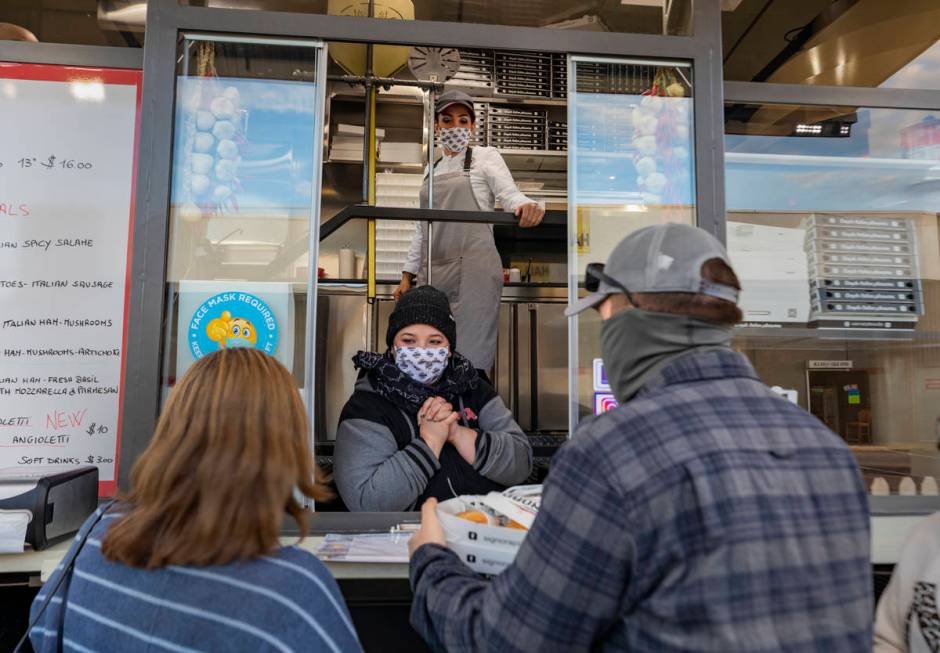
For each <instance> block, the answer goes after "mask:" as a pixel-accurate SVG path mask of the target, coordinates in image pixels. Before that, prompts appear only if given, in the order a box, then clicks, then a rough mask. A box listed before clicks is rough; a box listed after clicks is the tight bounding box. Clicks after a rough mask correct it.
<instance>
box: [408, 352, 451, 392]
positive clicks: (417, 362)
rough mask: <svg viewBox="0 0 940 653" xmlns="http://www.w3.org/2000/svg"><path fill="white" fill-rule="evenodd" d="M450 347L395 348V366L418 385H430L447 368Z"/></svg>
mask: <svg viewBox="0 0 940 653" xmlns="http://www.w3.org/2000/svg"><path fill="white" fill-rule="evenodd" d="M449 354H450V348H449V347H427V348H425V347H395V364H396V365H397V366H398V369H400V370H401V371H402V372H404V373H405V374H407V375H408V376H410V377H411V378H412V379H414V380H415V381H417V382H418V383H423V384H425V385H430V384H432V383H434V382H435V381H437V380H438V379H439V378H441V375H442V374H443V373H444V370H445V369H446V368H447V357H448V355H449Z"/></svg>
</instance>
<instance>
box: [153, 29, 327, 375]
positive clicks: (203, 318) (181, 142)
mask: <svg viewBox="0 0 940 653" xmlns="http://www.w3.org/2000/svg"><path fill="white" fill-rule="evenodd" d="M320 51H321V50H320V46H319V44H318V43H317V42H304V41H280V40H264V41H261V40H260V39H258V40H256V39H244V40H238V39H236V38H234V37H233V38H232V39H231V40H226V38H225V37H220V38H219V40H203V39H202V38H201V37H198V36H191V37H189V38H184V39H183V41H182V43H181V52H180V57H179V70H178V73H177V89H176V112H175V116H176V124H175V134H174V145H173V171H172V195H171V202H170V236H169V248H168V250H169V251H168V257H167V292H168V311H167V313H168V319H167V331H166V336H165V338H166V339H165V345H164V369H163V382H164V390H166V389H168V388H169V387H170V386H172V385H173V384H174V383H175V381H176V379H177V378H178V377H179V376H180V375H182V374H183V373H184V372H185V371H186V369H187V368H188V367H189V366H190V365H191V364H192V362H193V361H194V360H195V359H197V358H200V357H202V356H204V355H205V354H207V353H209V352H211V351H215V350H217V349H221V348H225V347H236V346H254V347H256V348H258V349H262V350H263V351H265V352H266V353H269V354H271V355H273V356H275V357H276V358H277V359H278V360H280V361H281V362H282V363H283V364H284V365H285V366H287V368H288V369H290V370H292V371H293V373H294V375H295V377H296V379H297V382H298V385H299V386H303V384H304V380H305V375H306V376H307V378H309V374H308V372H309V371H308V370H307V368H306V363H307V361H308V360H309V359H310V357H311V356H310V354H311V352H307V351H305V342H306V329H307V320H306V316H307V297H308V293H311V292H312V290H313V289H312V288H311V286H310V279H311V277H312V274H311V267H315V266H316V259H315V258H311V255H310V251H309V249H310V248H309V242H310V233H311V225H315V224H317V220H318V214H319V202H318V201H315V200H316V198H318V196H319V176H320V153H321V147H320V143H321V137H320V134H321V129H320V116H322V89H318V84H319V83H320V82H319V79H318V77H319V75H321V73H319V72H318V64H322V61H321V60H320V57H321V55H320Z"/></svg>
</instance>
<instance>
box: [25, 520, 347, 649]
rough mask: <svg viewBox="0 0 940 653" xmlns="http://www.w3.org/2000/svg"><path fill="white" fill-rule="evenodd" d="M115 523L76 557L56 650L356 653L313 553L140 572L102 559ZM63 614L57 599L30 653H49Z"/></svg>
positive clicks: (283, 552)
mask: <svg viewBox="0 0 940 653" xmlns="http://www.w3.org/2000/svg"><path fill="white" fill-rule="evenodd" d="M117 516H118V515H114V514H111V513H109V514H107V515H105V517H104V518H103V519H102V520H101V521H100V522H99V523H98V524H97V525H96V526H95V527H94V529H92V533H91V537H89V539H88V541H87V542H86V543H85V546H84V548H83V549H82V551H81V553H79V555H78V559H77V560H76V563H75V570H74V574H73V576H72V581H71V586H70V588H69V593H68V602H67V605H66V612H65V625H64V628H63V638H64V646H63V650H65V651H96V652H98V653H104V652H107V651H115V652H121V653H124V652H126V651H196V650H198V651H282V652H285V653H286V652H288V651H331V652H334V653H336V652H344V653H345V652H346V651H361V650H362V648H361V646H360V644H359V640H358V637H357V635H356V631H355V629H354V628H353V625H352V621H351V620H350V617H349V613H348V611H347V610H346V605H345V603H344V602H343V597H342V596H341V595H340V592H339V587H338V586H337V585H336V581H335V580H334V579H333V577H332V576H331V575H330V572H329V571H328V570H327V569H326V567H325V566H324V565H323V563H321V562H320V561H319V560H317V558H316V557H315V556H313V555H312V554H310V553H308V552H306V551H304V550H302V549H300V548H297V547H295V546H287V547H282V548H280V549H277V550H276V551H272V552H271V554H270V555H268V556H264V557H261V558H257V559H254V560H251V561H248V562H240V563H231V564H227V565H218V566H211V567H176V566H172V567H165V568H161V569H155V570H145V569H137V568H133V567H128V566H126V565H123V564H119V563H114V562H110V561H109V560H107V559H105V557H104V556H103V555H102V554H101V538H102V537H103V535H104V533H105V532H106V531H107V529H108V527H109V525H110V524H111V523H113V521H114V519H115V517H117ZM90 523H91V519H89V520H88V521H87V522H85V525H84V526H83V527H82V529H81V531H80V532H79V535H78V536H76V541H77V540H78V538H79V537H80V536H81V535H82V534H83V533H85V532H86V531H87V530H88V527H89V525H90ZM72 546H73V548H74V546H75V544H74V543H73V545H72ZM61 573H62V568H61V565H60V566H59V568H57V569H56V571H55V573H53V575H52V576H51V577H50V579H49V582H47V583H46V586H45V587H44V588H43V589H42V591H41V592H40V593H39V595H38V596H37V597H36V600H35V602H34V603H33V608H32V610H33V614H35V611H36V610H37V609H38V606H39V605H40V604H41V603H42V601H43V600H44V599H45V596H46V592H47V591H48V589H49V588H51V587H52V586H53V585H54V584H55V581H56V580H57V579H58V576H59V575H60V574H61ZM58 593H60V594H61V593H62V589H61V588H60V589H59V592H58ZM61 608H62V600H61V598H60V597H59V596H54V597H53V599H52V603H50V605H49V607H48V608H47V609H46V611H45V613H44V614H43V616H42V618H41V620H40V621H39V623H38V624H37V625H36V627H35V628H33V630H32V632H31V633H30V639H31V641H32V644H33V648H34V649H35V650H36V653H46V652H49V651H55V650H56V636H57V633H56V628H57V624H58V617H59V611H60V610H61Z"/></svg>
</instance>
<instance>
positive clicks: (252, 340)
mask: <svg viewBox="0 0 940 653" xmlns="http://www.w3.org/2000/svg"><path fill="white" fill-rule="evenodd" d="M277 331H278V329H277V320H276V319H275V317H274V313H273V312H272V311H271V309H270V308H268V306H267V304H265V303H264V301H263V300H261V299H259V298H258V297H255V296H254V295H249V294H248V293H242V292H225V293H220V294H218V295H215V296H213V297H210V298H209V299H207V300H206V301H204V302H203V303H202V304H201V305H200V306H199V308H197V309H196V312H195V313H194V314H193V316H192V318H191V319H190V321H189V329H188V335H189V350H190V351H191V352H192V355H193V358H202V357H203V356H205V355H206V354H209V353H211V352H213V351H216V350H219V349H229V348H232V347H254V348H256V349H260V350H261V351H263V352H264V353H266V354H274V352H275V350H276V349H277Z"/></svg>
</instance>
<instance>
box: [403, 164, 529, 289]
mask: <svg viewBox="0 0 940 653" xmlns="http://www.w3.org/2000/svg"><path fill="white" fill-rule="evenodd" d="M463 162H464V152H461V153H459V154H457V155H455V156H446V155H445V156H443V157H442V158H441V160H440V161H438V162H437V163H436V164H435V165H434V175H435V176H437V175H442V174H445V173H448V172H459V171H460V170H463ZM424 174H425V175H427V169H425V171H424ZM470 186H471V188H473V196H474V198H475V199H476V201H477V204H479V205H480V210H481V211H493V210H495V208H496V200H499V203H500V206H502V208H503V210H504V211H508V212H514V211H515V210H516V209H517V208H519V207H520V206H522V205H524V204H529V203H531V202H532V201H533V200H531V199H529V198H528V197H526V196H525V195H524V194H522V193H521V192H519V188H518V187H517V186H516V182H515V181H514V180H513V178H512V173H511V172H509V168H507V167H506V162H505V161H503V157H502V155H501V154H500V153H499V151H498V150H497V149H496V148H495V147H484V146H476V147H474V148H473V160H472V162H471V163H470ZM421 225H422V223H421V222H416V223H415V234H414V237H413V238H412V240H411V248H410V249H409V250H408V258H407V259H405V266H404V271H405V272H410V273H412V274H418V270H419V269H420V268H421V264H422V261H421V251H422V249H423V243H422V238H423V229H422V228H421ZM491 228H492V227H491Z"/></svg>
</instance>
